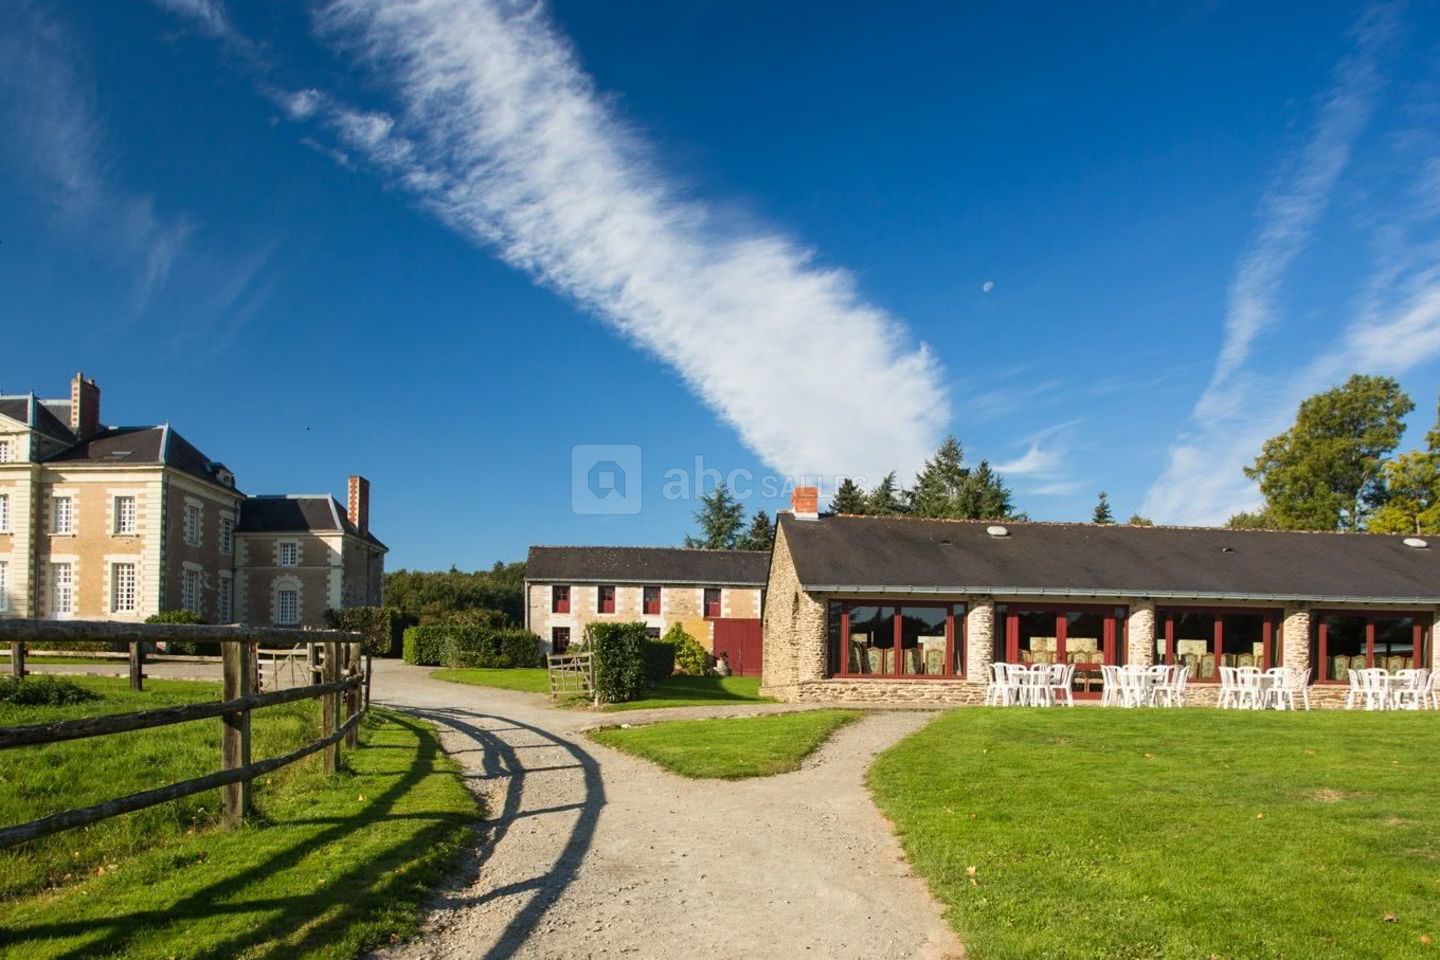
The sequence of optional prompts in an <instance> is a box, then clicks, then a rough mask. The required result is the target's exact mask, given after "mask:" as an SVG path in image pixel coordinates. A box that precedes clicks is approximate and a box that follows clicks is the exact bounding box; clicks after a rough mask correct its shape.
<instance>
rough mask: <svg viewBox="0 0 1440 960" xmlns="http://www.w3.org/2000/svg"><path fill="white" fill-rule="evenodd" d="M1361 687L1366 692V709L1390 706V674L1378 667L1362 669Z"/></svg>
mask: <svg viewBox="0 0 1440 960" xmlns="http://www.w3.org/2000/svg"><path fill="white" fill-rule="evenodd" d="M1360 689H1361V690H1362V691H1364V694H1365V709H1366V710H1388V709H1389V708H1390V674H1389V673H1387V672H1386V671H1384V670H1381V669H1380V668H1378V667H1371V668H1370V669H1368V670H1361V671H1360Z"/></svg>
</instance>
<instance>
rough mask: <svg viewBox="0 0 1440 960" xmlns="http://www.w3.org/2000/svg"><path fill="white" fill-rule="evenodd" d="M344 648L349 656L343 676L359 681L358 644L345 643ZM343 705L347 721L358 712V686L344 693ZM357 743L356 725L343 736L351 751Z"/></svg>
mask: <svg viewBox="0 0 1440 960" xmlns="http://www.w3.org/2000/svg"><path fill="white" fill-rule="evenodd" d="M345 646H346V648H347V653H348V654H349V655H348V656H347V657H346V658H345V659H346V660H347V661H348V665H347V669H346V670H345V676H347V677H354V678H355V679H356V680H359V679H360V671H361V670H362V669H363V667H362V666H361V662H362V661H361V659H360V657H361V654H360V644H358V643H347V644H345ZM345 705H346V708H347V709H346V711H345V719H347V720H349V719H350V718H351V717H353V716H355V715H356V714H357V713H359V712H360V687H359V685H358V684H357V685H356V686H353V687H351V688H350V689H349V690H346V691H345ZM359 742H360V726H359V724H356V725H355V726H353V727H351V728H350V732H349V733H347V734H345V746H347V747H349V748H351V749H352V750H353V749H354V748H355V747H356V745H357V744H359Z"/></svg>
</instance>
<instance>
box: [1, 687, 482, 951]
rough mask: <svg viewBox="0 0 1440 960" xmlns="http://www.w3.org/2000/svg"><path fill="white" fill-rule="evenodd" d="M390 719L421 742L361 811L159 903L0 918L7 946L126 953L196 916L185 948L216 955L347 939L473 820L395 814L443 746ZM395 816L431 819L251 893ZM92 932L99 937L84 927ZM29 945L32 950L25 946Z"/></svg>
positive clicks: (268, 829) (262, 835) (270, 830)
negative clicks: (55, 944)
mask: <svg viewBox="0 0 1440 960" xmlns="http://www.w3.org/2000/svg"><path fill="white" fill-rule="evenodd" d="M390 722H392V723H396V724H398V725H400V726H403V727H406V728H408V729H409V730H411V731H412V732H414V733H415V734H416V736H417V738H418V739H419V747H418V749H416V750H415V751H414V757H413V759H411V760H410V762H409V763H408V765H407V766H406V767H405V769H404V770H403V772H400V773H399V774H398V775H396V774H392V773H390V772H389V771H385V772H383V773H381V774H378V775H375V776H383V777H385V778H386V779H391V778H393V781H394V782H393V783H391V784H390V785H389V786H388V787H387V788H386V789H385V790H384V791H383V792H382V793H381V794H379V795H378V796H376V797H374V799H373V800H372V801H370V802H369V803H368V804H367V805H366V806H365V807H364V808H363V809H362V810H361V812H360V813H359V814H358V815H356V816H353V817H348V818H344V819H342V820H339V821H337V822H335V823H333V825H331V826H328V827H326V828H325V829H322V830H320V831H319V832H316V833H311V834H308V835H306V836H305V838H304V839H302V840H301V841H299V842H297V843H293V844H290V845H288V846H285V847H283V848H281V849H279V850H278V851H276V852H275V853H274V854H273V855H271V856H269V857H267V858H265V859H264V860H263V861H261V862H259V863H255V864H253V865H252V866H249V867H247V868H245V869H242V870H240V871H238V872H236V873H233V874H230V875H228V876H225V877H224V878H223V879H220V880H218V881H215V882H211V883H209V884H206V885H204V886H202V887H200V888H199V889H196V890H194V891H192V892H189V893H188V894H186V895H185V896H183V897H181V898H180V899H179V900H177V901H176V902H174V903H170V904H167V905H166V906H165V908H164V909H156V910H142V911H128V912H126V913H124V914H122V915H118V916H109V917H96V918H84V919H75V920H68V921H59V922H54V923H42V924H37V925H34V926H24V927H19V928H6V927H0V930H3V933H4V938H3V939H4V941H5V943H6V945H7V947H10V948H12V949H13V948H16V947H19V946H20V945H21V944H32V945H34V947H35V948H39V947H41V945H42V944H43V942H45V941H50V940H62V939H71V938H78V939H81V940H82V942H81V943H80V944H78V945H75V946H73V947H72V948H70V949H69V950H68V951H67V952H62V953H59V954H57V955H58V956H60V957H64V958H66V960H80V958H83V957H95V956H111V955H117V954H124V953H125V952H127V951H128V950H130V949H131V948H132V947H135V946H136V945H137V941H140V940H142V939H150V938H152V937H153V936H154V935H155V934H156V933H163V932H164V931H165V930H166V929H167V928H168V929H169V930H170V931H172V932H173V933H174V935H175V936H176V938H177V939H179V938H181V937H183V936H184V935H185V933H186V930H185V928H186V927H187V926H192V925H193V926H194V929H195V934H196V936H195V938H194V939H193V940H190V941H188V943H189V946H190V951H189V952H187V954H186V955H187V956H191V957H199V958H215V960H219V958H223V957H233V956H236V955H237V954H240V953H245V954H246V955H247V956H255V957H264V956H282V955H283V956H294V955H298V954H303V953H304V952H306V951H307V950H313V949H316V948H317V947H319V946H321V945H322V944H326V943H329V942H333V941H336V940H341V939H345V938H346V934H347V933H348V931H349V929H350V927H351V925H353V924H356V923H363V922H365V921H366V920H369V919H371V918H372V917H373V916H374V914H375V913H376V912H377V910H379V909H383V908H385V907H392V906H393V901H394V899H395V898H397V897H403V896H405V888H406V887H407V886H409V885H410V884H411V883H413V878H412V877H410V876H409V874H408V873H407V872H406V871H405V867H406V866H407V865H409V864H411V863H412V862H413V861H414V860H416V859H417V858H419V857H422V856H423V855H424V854H425V853H426V852H428V851H431V850H433V849H434V848H436V847H437V846H438V845H444V844H446V843H447V842H453V836H454V833H455V831H456V830H457V829H458V828H460V827H462V826H463V825H464V824H466V823H469V822H472V819H473V818H472V817H470V816H464V815H460V814H456V813H452V812H443V813H441V812H434V813H428V814H425V813H418V814H405V815H402V816H400V817H392V811H393V809H394V807H395V805H396V803H397V802H398V801H400V800H401V799H402V798H404V797H405V796H406V794H407V793H408V792H409V791H410V790H411V789H413V788H414V787H415V786H416V785H417V784H419V783H420V781H421V780H423V779H424V778H425V777H426V776H429V775H430V774H431V773H433V772H434V767H435V764H436V761H437V760H438V758H439V745H438V741H437V739H436V737H435V736H434V735H433V734H432V733H430V732H429V731H426V730H424V729H423V728H422V726H421V725H420V724H417V723H415V722H414V721H410V720H407V719H405V718H403V717H399V716H394V715H392V718H391V721H390ZM362 749H370V748H369V747H364V748H362ZM346 775H348V774H346V773H342V774H341V776H346ZM367 776H371V775H369V774H367ZM391 819H407V820H408V819H421V820H426V821H430V824H429V826H426V827H424V828H423V829H420V830H418V831H416V832H413V833H407V834H406V836H405V838H404V839H403V840H402V841H401V842H400V843H396V844H393V845H391V846H388V847H384V848H382V849H379V850H377V851H375V853H374V855H373V856H370V857H369V858H368V859H367V860H366V861H365V862H364V863H361V864H359V865H358V866H355V867H353V868H352V869H348V870H345V871H343V872H341V873H339V874H338V875H336V876H331V877H326V878H325V881H324V883H325V885H324V886H319V887H315V888H313V889H311V890H310V891H308V892H305V893H297V894H293V895H288V896H279V897H276V896H273V895H270V896H259V897H254V896H249V895H247V894H250V893H253V892H261V891H263V892H265V893H267V894H273V891H269V890H267V889H266V881H267V880H268V879H269V878H272V877H275V876H276V875H278V874H280V873H282V872H284V871H287V870H291V869H294V868H296V867H298V866H299V865H300V864H301V862H302V861H303V860H305V859H306V858H307V857H308V856H309V855H311V854H312V853H315V852H316V851H318V850H321V849H322V848H325V847H327V846H330V845H332V844H343V843H345V842H346V841H347V839H349V838H351V837H352V836H353V835H354V834H355V833H357V832H358V831H361V830H364V829H366V828H369V827H374V826H376V825H378V824H380V823H382V822H384V821H387V820H391ZM304 823H305V821H303V820H284V821H283V822H281V823H278V824H275V825H272V826H260V827H251V828H250V829H254V830H255V836H256V842H257V843H263V842H264V840H265V839H267V837H266V835H267V834H268V835H269V836H271V837H273V836H275V832H278V831H281V830H284V829H289V828H293V827H295V826H303V825H304ZM409 899H410V900H411V901H413V900H414V894H413V893H410V894H409ZM240 914H245V915H253V921H252V922H249V923H247V924H246V925H245V926H244V929H243V933H240V934H237V935H234V936H230V937H228V938H225V937H223V936H222V937H221V938H219V939H217V938H214V937H212V936H207V935H206V934H207V933H210V932H211V931H205V930H204V929H203V924H204V921H205V920H206V919H208V918H212V917H217V916H225V915H240ZM302 931H303V932H302ZM96 933H98V934H99V936H87V935H90V934H96ZM297 937H298V939H296V938H297ZM22 949H23V948H22ZM25 953H26V955H28V953H29V951H25Z"/></svg>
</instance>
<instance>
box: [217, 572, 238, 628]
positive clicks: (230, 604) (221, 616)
mask: <svg viewBox="0 0 1440 960" xmlns="http://www.w3.org/2000/svg"><path fill="white" fill-rule="evenodd" d="M215 621H216V622H217V623H234V622H235V578H234V577H232V576H230V575H229V574H228V573H221V574H220V590H219V593H218V594H217V595H216V597H215Z"/></svg>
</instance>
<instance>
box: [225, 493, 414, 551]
mask: <svg viewBox="0 0 1440 960" xmlns="http://www.w3.org/2000/svg"><path fill="white" fill-rule="evenodd" d="M235 530H236V532H238V533H310V532H316V531H318V532H326V531H329V532H332V533H335V532H341V531H343V532H345V533H348V534H351V535H352V536H359V535H360V531H359V529H358V528H357V527H356V526H355V525H354V524H353V523H351V522H350V518H349V517H348V516H347V515H346V511H345V508H344V507H342V506H341V505H340V502H339V501H338V500H336V499H335V498H334V497H332V496H330V495H329V494H328V493H316V494H277V495H266V496H258V497H246V498H245V501H244V502H243V503H241V504H240V522H239V523H237V524H236V525H235ZM365 539H366V540H367V541H368V542H369V543H371V544H373V545H374V546H377V547H379V548H380V549H382V550H388V549H389V548H388V547H386V546H385V544H383V543H381V542H380V540H379V539H378V538H377V537H376V536H375V534H373V533H369V534H367V535H366V537H365Z"/></svg>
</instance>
